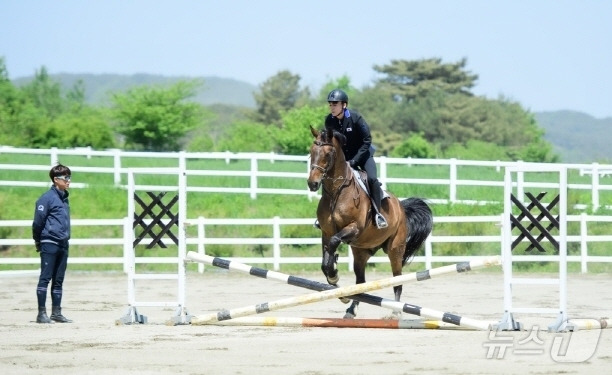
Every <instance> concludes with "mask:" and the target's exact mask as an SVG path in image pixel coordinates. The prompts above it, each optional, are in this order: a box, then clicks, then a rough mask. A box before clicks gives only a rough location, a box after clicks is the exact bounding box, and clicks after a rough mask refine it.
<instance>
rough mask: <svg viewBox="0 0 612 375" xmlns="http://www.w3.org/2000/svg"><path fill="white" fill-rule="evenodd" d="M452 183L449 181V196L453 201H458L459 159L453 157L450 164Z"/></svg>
mask: <svg viewBox="0 0 612 375" xmlns="http://www.w3.org/2000/svg"><path fill="white" fill-rule="evenodd" d="M448 166H449V168H450V173H449V174H450V183H449V189H450V191H449V198H448V200H449V201H450V202H451V203H455V202H457V159H455V158H451V159H450V164H449V165H448Z"/></svg>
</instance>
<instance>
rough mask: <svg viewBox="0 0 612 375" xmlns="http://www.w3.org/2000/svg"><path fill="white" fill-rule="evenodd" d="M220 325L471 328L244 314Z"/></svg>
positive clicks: (429, 322)
mask: <svg viewBox="0 0 612 375" xmlns="http://www.w3.org/2000/svg"><path fill="white" fill-rule="evenodd" d="M211 324H212V325H220V326H257V327H262V326H263V327H333V328H384V329H439V330H471V328H469V327H463V326H461V327H460V326H456V325H454V324H450V323H445V322H441V321H439V320H421V319H413V320H409V319H401V320H393V319H342V318H298V317H268V316H243V317H241V318H235V319H230V320H222V321H219V322H214V323H211Z"/></svg>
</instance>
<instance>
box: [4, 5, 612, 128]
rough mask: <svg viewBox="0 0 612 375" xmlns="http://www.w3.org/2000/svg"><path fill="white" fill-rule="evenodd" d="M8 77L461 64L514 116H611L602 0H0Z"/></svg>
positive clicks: (320, 77) (315, 74)
mask: <svg viewBox="0 0 612 375" xmlns="http://www.w3.org/2000/svg"><path fill="white" fill-rule="evenodd" d="M0 17H1V18H0V20H1V21H0V56H2V57H4V58H5V62H6V65H7V69H8V73H9V76H10V78H13V79H14V78H19V77H23V76H29V75H32V74H34V73H35V71H36V70H37V69H40V67H42V66H45V67H46V68H47V70H48V71H49V72H50V73H51V74H54V73H118V74H134V73H151V74H161V75H166V76H188V77H202V76H218V77H224V78H233V79H237V80H241V81H246V82H249V83H252V84H255V85H259V84H261V83H263V82H264V81H265V80H266V79H267V78H269V77H271V76H273V75H275V74H276V73H277V72H279V71H280V70H285V69H286V70H289V71H291V72H292V73H293V74H299V75H300V77H301V78H302V80H301V84H302V85H304V86H306V85H307V86H310V87H311V88H312V89H315V90H318V89H319V88H320V86H321V85H322V84H324V83H325V82H326V81H329V80H330V79H335V78H339V77H340V76H342V75H345V74H346V75H348V76H349V77H350V78H351V80H352V82H353V84H354V85H355V86H357V87H362V86H363V85H366V84H369V83H371V82H372V79H374V78H376V73H375V72H374V70H373V69H372V67H373V66H374V65H385V64H388V63H390V62H391V60H393V59H402V60H417V59H423V58H433V57H439V58H442V60H443V62H446V63H453V62H457V61H459V60H460V59H461V58H464V57H465V58H467V60H468V64H467V70H469V71H470V72H472V73H475V74H477V75H478V76H479V79H478V81H477V85H476V87H475V88H474V89H473V91H474V92H475V93H476V94H477V95H485V96H487V97H489V98H492V99H495V98H498V97H499V96H500V95H503V96H505V97H507V98H509V99H512V100H515V101H518V102H520V103H521V104H522V105H523V107H524V108H525V109H528V110H531V111H534V112H537V111H554V110H561V109H569V110H576V111H581V112H586V113H588V114H590V115H592V116H595V117H598V118H603V117H612V1H608V0H574V1H564V0H557V1H554V0H508V1H496V0H482V1H480V0H478V1H477V0H453V1H451V0H448V1H444V0H418V1H411V0H388V1H359V0H352V1H350V0H337V1H323V0H291V1H289V0H285V1H280V0H278V1H274V0H233V1H213V0H202V1H197V0H169V1H155V0H99V1H85V0H0Z"/></svg>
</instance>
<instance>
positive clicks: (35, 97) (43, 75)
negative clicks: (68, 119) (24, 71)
mask: <svg viewBox="0 0 612 375" xmlns="http://www.w3.org/2000/svg"><path fill="white" fill-rule="evenodd" d="M22 91H23V92H24V93H25V95H26V96H27V97H28V98H29V99H30V100H31V101H32V103H33V104H34V106H35V107H37V108H39V109H40V110H42V111H43V113H44V114H45V116H46V117H47V118H48V119H54V118H56V117H57V116H59V115H60V114H61V113H62V112H64V100H63V98H62V95H61V88H60V85H59V83H58V82H56V81H54V80H53V79H51V77H50V76H49V73H48V72H47V68H45V67H44V66H43V67H41V68H40V70H38V71H36V74H35V75H34V79H33V80H32V81H30V82H29V83H28V84H26V85H25V86H23V88H22Z"/></svg>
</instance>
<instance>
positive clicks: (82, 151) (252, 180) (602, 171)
mask: <svg viewBox="0 0 612 375" xmlns="http://www.w3.org/2000/svg"><path fill="white" fill-rule="evenodd" d="M6 154H11V155H24V154H25V155H42V156H48V157H49V163H48V164H45V165H24V164H10V163H0V186H13V187H14V186H32V187H41V186H48V184H49V182H48V180H47V179H45V178H44V176H45V174H44V173H43V174H41V175H40V177H37V178H38V179H37V180H30V181H26V180H18V181H15V180H7V179H6V178H3V177H2V172H3V171H15V170H19V171H41V172H48V170H49V166H50V165H55V164H56V163H57V162H58V160H59V159H60V157H63V156H72V157H74V156H81V157H83V160H90V159H92V158H100V159H101V160H104V163H103V164H105V165H108V166H105V167H98V166H88V165H87V164H88V163H87V162H85V161H83V162H82V164H79V163H70V168H71V170H73V171H74V172H87V173H100V174H109V175H112V181H113V183H114V184H115V185H117V186H124V185H122V182H125V181H126V177H125V175H126V173H127V171H128V169H129V168H128V167H126V165H127V164H129V163H128V160H129V159H132V160H134V159H176V166H175V167H176V168H181V169H185V170H186V174H187V175H188V176H218V177H228V178H239V179H242V180H244V179H245V178H248V181H249V182H248V183H245V184H243V185H244V186H240V187H228V186H206V187H204V186H198V184H194V183H191V186H189V185H190V181H189V179H188V180H187V185H188V186H187V191H188V192H217V193H240V194H249V195H250V196H251V198H254V199H255V198H256V197H257V195H258V194H283V195H287V194H292V195H304V196H307V197H308V198H309V199H311V198H313V197H314V196H318V194H317V193H312V192H310V191H309V190H308V189H307V187H306V183H305V182H304V181H305V180H306V179H307V177H308V171H309V168H310V164H309V163H310V161H309V159H308V157H307V155H304V156H294V155H278V154H274V153H231V152H205V153H204V152H197V153H187V152H129V151H122V150H118V149H115V150H106V151H96V150H92V149H89V148H79V149H57V148H53V149H47V150H44V149H23V148H13V147H7V146H0V156H2V155H6ZM197 160H208V161H211V160H217V161H218V160H221V161H224V162H225V163H227V164H230V163H231V162H232V161H238V160H243V161H244V160H248V161H250V164H249V165H250V167H249V168H248V169H244V170H219V169H206V168H204V169H203V168H198V169H190V168H189V161H197ZM263 161H266V162H269V163H279V164H280V163H282V162H292V163H296V162H297V163H303V167H299V168H298V169H301V171H293V172H288V171H269V170H262V168H261V167H260V163H261V162H263ZM375 161H376V162H377V164H378V169H379V179H380V181H381V183H382V184H383V186H384V187H386V186H387V185H388V184H410V185H437V186H443V187H444V188H445V189H446V191H447V194H445V195H446V196H445V197H440V198H431V197H429V198H430V201H431V202H432V203H448V202H452V203H457V202H459V203H482V202H479V200H477V199H474V200H465V199H459V198H458V194H457V190H458V188H460V187H467V186H479V187H498V188H500V191H501V189H503V187H504V182H503V172H502V169H504V168H505V167H507V166H516V165H517V164H521V163H523V162H520V161H519V162H503V161H474V160H458V159H411V158H407V159H405V158H387V157H384V156H380V157H375ZM530 164H533V163H530ZM392 166H405V167H408V168H409V167H412V166H428V167H432V168H434V167H444V168H445V169H446V170H447V172H446V173H448V176H444V177H441V178H415V177H411V178H406V177H405V176H396V175H394V174H393V173H391V171H390V169H391V167H392ZM564 166H566V167H567V168H568V172H570V173H571V172H573V174H574V175H575V176H578V178H579V179H580V182H579V183H571V181H570V183H569V184H568V189H570V190H583V191H589V192H590V201H584V202H578V204H577V205H578V206H583V207H586V206H588V205H590V206H592V207H593V209H595V210H597V209H598V208H599V207H600V206H601V205H600V196H601V194H602V193H604V192H610V191H612V179H609V178H607V177H605V176H608V174H609V171H611V170H612V165H600V164H598V163H592V164H564ZM132 167H133V166H132ZM170 167H173V166H170ZM466 167H470V168H478V170H482V171H483V172H484V171H490V170H495V171H497V172H499V178H497V179H494V180H484V179H482V178H480V177H479V179H470V178H466V177H463V176H462V175H461V173H460V171H461V168H466ZM404 170H408V169H404ZM472 175H478V176H481V175H483V174H480V173H472ZM262 178H279V179H284V180H291V179H293V180H294V181H298V183H296V184H295V186H298V188H264V187H261V186H262V185H263V184H262V183H261V180H262ZM85 186H86V185H85V184H83V183H79V182H78V181H76V182H74V183H73V184H71V187H72V188H80V187H85ZM556 186H557V184H554V183H543V182H535V181H524V180H523V179H522V178H519V179H518V182H517V187H518V191H519V198H522V191H523V190H524V189H525V188H529V187H532V188H550V187H552V188H554V187H556ZM156 187H157V188H160V186H156ZM167 188H168V190H171V189H172V187H167ZM138 190H142V189H140V188H138ZM400 198H401V197H400ZM587 199H588V198H587Z"/></svg>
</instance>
